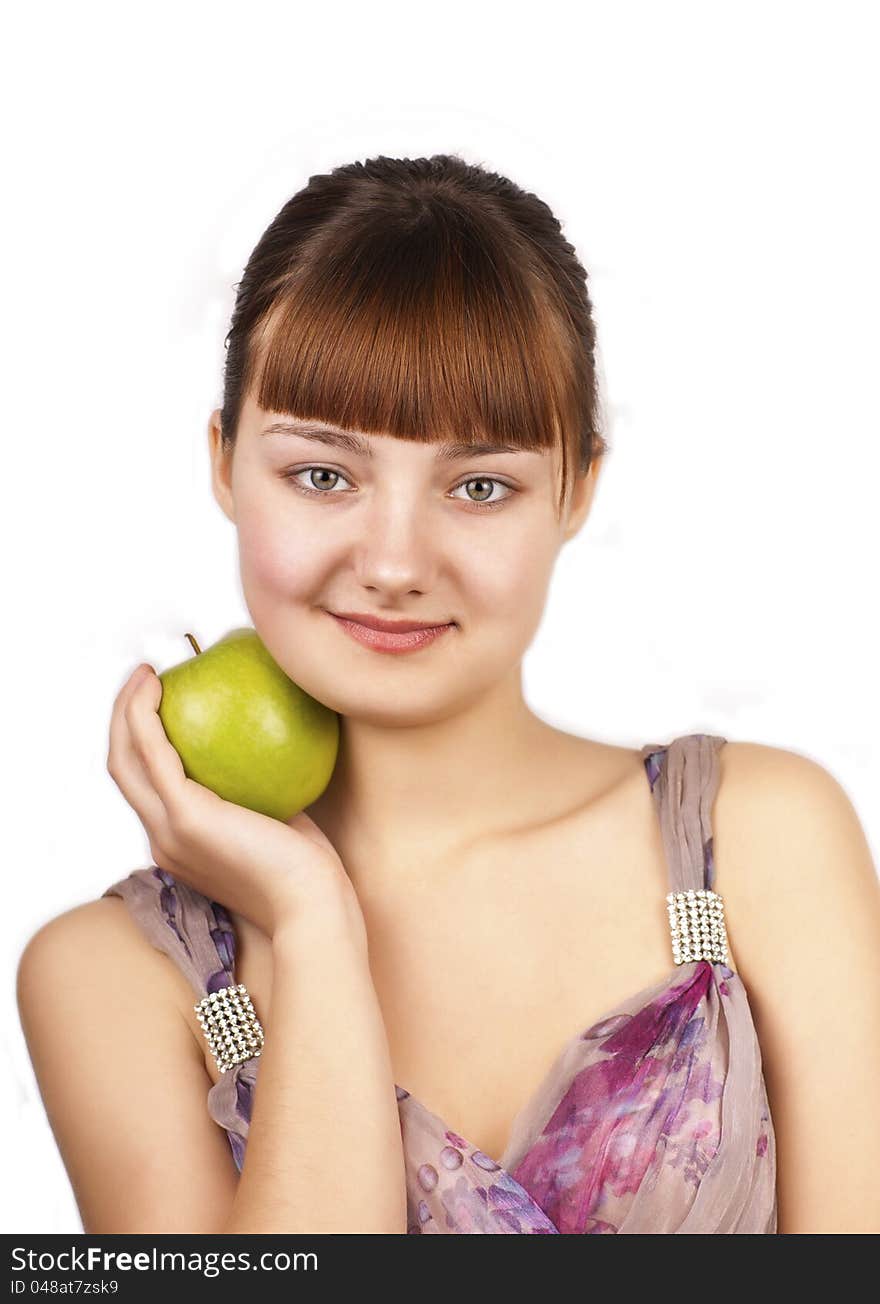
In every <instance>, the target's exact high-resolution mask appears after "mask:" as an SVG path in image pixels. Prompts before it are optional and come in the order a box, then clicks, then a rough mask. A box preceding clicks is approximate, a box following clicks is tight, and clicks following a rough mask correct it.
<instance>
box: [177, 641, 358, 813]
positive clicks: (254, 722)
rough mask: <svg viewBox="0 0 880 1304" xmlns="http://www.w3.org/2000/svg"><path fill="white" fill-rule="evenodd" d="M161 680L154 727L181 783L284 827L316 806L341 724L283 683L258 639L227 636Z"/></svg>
mask: <svg viewBox="0 0 880 1304" xmlns="http://www.w3.org/2000/svg"><path fill="white" fill-rule="evenodd" d="M186 637H187V638H188V639H189V641H190V643H191V644H192V647H193V649H194V651H195V656H193V657H190V658H189V659H188V660H186V661H182V662H181V663H180V665H176V666H172V667H171V668H170V669H169V670H163V671H162V673H161V674H160V675H159V679H160V680H161V682H162V698H161V701H160V703H159V718H160V720H161V721H162V726H163V728H164V730H165V733H166V735H167V737H168V741H169V742H170V743H171V745H172V747H173V748H174V750H175V751H176V752H177V754H178V756H179V757H180V759H181V762H182V764H183V768H184V771H185V773H186V775H187V777H188V778H190V779H194V780H195V781H196V783H201V784H202V785H203V786H204V787H206V788H210V789H211V791H212V792H216V793H217V795H218V796H219V797H223V798H224V799H225V800H226V801H233V802H235V803H236V804H237V805H239V806H246V807H247V808H248V809H249V810H255V811H259V812H260V813H261V814H263V815H271V816H272V817H273V818H275V819H278V820H283V821H287V820H289V819H292V818H293V816H294V815H296V814H298V812H299V811H301V810H303V809H304V808H305V807H306V806H308V805H310V804H311V803H312V802H313V801H316V800H317V798H318V797H320V795H321V793H322V792H323V791H324V789H325V788H326V787H327V784H328V783H329V782H330V776H331V774H332V773H333V767H334V765H335V764H336V753H337V750H338V747H339V717H338V716H337V714H336V712H335V711H332V710H331V709H330V708H329V707H327V706H324V704H323V703H322V702H318V701H316V699H315V698H314V697H311V696H310V695H309V694H308V693H307V692H305V690H304V689H302V688H300V687H299V685H298V684H295V683H294V682H293V680H292V679H290V678H289V677H288V676H287V675H286V674H285V673H284V671H283V670H282V669H281V667H280V666H279V665H278V663H277V661H275V660H274V659H273V658H272V657H271V656H270V655H269V653H268V652H267V650H266V647H265V645H264V643H263V642H262V640H261V638H260V637H259V635H258V634H257V632H256V630H254V629H249V628H244V629H233V630H231V631H230V632H229V633H228V634H226V635H224V637H223V638H221V639H220V640H219V642H217V643H214V644H212V646H211V647H209V648H206V649H205V651H204V652H203V651H202V650H201V648H200V647H199V645H198V643H197V642H196V641H195V639H194V638H193V636H192V635H191V634H187V635H186Z"/></svg>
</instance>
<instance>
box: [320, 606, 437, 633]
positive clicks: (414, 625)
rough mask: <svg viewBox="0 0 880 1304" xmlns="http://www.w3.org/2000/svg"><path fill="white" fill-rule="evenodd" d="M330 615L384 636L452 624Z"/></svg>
mask: <svg viewBox="0 0 880 1304" xmlns="http://www.w3.org/2000/svg"><path fill="white" fill-rule="evenodd" d="M330 615H331V616H337V617H338V618H339V619H340V620H351V621H354V623H355V624H357V625H364V626H365V627H366V628H367V629H379V630H382V631H383V632H384V633H386V634H410V633H412V632H413V630H418V629H442V628H444V626H446V625H451V624H453V623H454V622H453V621H451V620H437V621H424V620H386V619H383V617H381V616H372V615H370V614H369V612H365V611H331V612H330Z"/></svg>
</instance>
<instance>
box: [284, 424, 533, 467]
mask: <svg viewBox="0 0 880 1304" xmlns="http://www.w3.org/2000/svg"><path fill="white" fill-rule="evenodd" d="M260 435H261V436H262V435H299V436H300V438H302V439H312V440H314V441H315V442H316V443H319V444H329V445H330V446H331V447H332V448H341V449H344V451H345V452H347V453H355V454H356V455H357V456H359V457H372V456H373V450H372V448H371V447H370V445H369V443H368V442H367V440H365V439H362V438H361V437H360V436H359V435H352V434H349V433H348V432H347V431H345V430H337V429H336V427H335V426H325V425H316V424H314V423H311V422H305V423H303V424H302V425H300V424H299V423H298V422H295V421H274V422H273V423H272V425H271V426H266V428H265V430H261V431H260ZM520 452H522V449H520V448H515V447H514V446H513V445H512V444H439V445H438V446H437V459H438V461H441V462H454V461H457V460H460V459H462V458H466V457H489V456H491V455H492V454H494V453H520Z"/></svg>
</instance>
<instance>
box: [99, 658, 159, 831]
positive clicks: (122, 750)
mask: <svg viewBox="0 0 880 1304" xmlns="http://www.w3.org/2000/svg"><path fill="white" fill-rule="evenodd" d="M141 677H142V673H141V669H140V667H139V668H138V670H135V671H134V672H133V673H132V674H131V675H130V676H129V678H128V679H127V680H126V682H125V684H124V685H123V687H122V689H121V690H120V692H119V694H118V696H117V698H116V702H115V704H114V707H113V714H112V718H111V722H110V753H109V755H108V758H107V769H108V771H109V772H110V776H111V778H112V779H113V781H114V783H115V784H116V786H117V787H118V788H119V790H120V792H121V793H122V795H123V797H124V798H125V800H126V801H127V802H128V804H129V805H130V806H131V807H132V809H133V810H134V811H135V813H136V814H137V816H138V818H139V819H140V821H141V823H142V824H143V826H144V828H145V830H146V832H147V836H148V837H149V838H150V839H151V840H152V839H154V838H155V836H156V834H157V833H160V832H161V831H162V830H163V829H164V828H165V826H166V824H167V818H166V813H165V808H164V806H163V805H162V802H161V800H160V798H159V795H158V793H157V792H156V791H155V789H154V788H153V785H152V784H151V782H150V779H149V776H148V775H147V772H146V770H145V769H144V766H143V764H142V763H141V760H140V758H139V756H138V754H137V752H136V750H135V748H134V746H133V744H132V740H131V735H130V733H129V728H128V722H127V720H126V718H125V705H126V703H127V702H128V701H129V699H130V698H131V696H132V694H133V693H134V691H135V689H136V688H137V685H138V683H139V682H140V679H141Z"/></svg>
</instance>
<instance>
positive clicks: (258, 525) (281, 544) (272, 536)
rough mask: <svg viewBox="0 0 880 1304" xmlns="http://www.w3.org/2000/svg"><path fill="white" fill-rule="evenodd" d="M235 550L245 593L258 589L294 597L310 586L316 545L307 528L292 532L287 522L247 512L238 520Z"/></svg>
mask: <svg viewBox="0 0 880 1304" xmlns="http://www.w3.org/2000/svg"><path fill="white" fill-rule="evenodd" d="M238 553H239V565H240V571H241V580H242V584H243V586H244V590H245V596H246V597H247V596H248V595H250V594H255V595H259V594H260V593H263V594H266V595H272V596H274V597H275V598H276V599H277V598H281V597H284V598H287V599H291V598H293V599H295V598H296V597H297V596H298V595H303V594H306V593H308V592H309V591H310V589H311V588H312V587H313V584H314V581H315V577H316V575H317V573H318V569H319V555H318V548H317V546H316V544H315V541H314V536H313V537H312V540H311V542H310V539H309V535H308V532H307V531H305V530H303V531H299V532H293V531H291V528H290V522H289V521H287V522H284V523H283V524H282V523H279V522H277V521H274V520H273V519H272V518H271V517H270V516H259V515H250V516H246V517H241V516H240V517H239V520H238Z"/></svg>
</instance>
